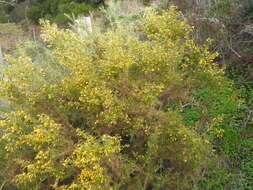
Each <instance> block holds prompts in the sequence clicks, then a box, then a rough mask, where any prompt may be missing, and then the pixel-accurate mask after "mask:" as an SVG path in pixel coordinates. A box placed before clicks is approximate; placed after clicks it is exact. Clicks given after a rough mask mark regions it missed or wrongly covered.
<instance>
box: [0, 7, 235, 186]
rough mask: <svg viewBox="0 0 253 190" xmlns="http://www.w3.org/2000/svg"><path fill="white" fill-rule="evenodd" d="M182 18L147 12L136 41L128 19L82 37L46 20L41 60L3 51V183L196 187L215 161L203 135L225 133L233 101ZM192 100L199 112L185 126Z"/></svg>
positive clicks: (209, 56) (208, 139)
mask: <svg viewBox="0 0 253 190" xmlns="http://www.w3.org/2000/svg"><path fill="white" fill-rule="evenodd" d="M180 16H181V15H180V14H179V13H177V12H176V8H175V7H171V8H170V9H169V10H168V11H166V12H162V13H157V12H156V11H154V10H152V9H150V10H147V11H146V13H145V15H144V17H143V19H142V21H141V23H140V26H141V27H139V28H138V32H141V33H143V36H144V37H143V38H142V39H139V37H138V35H137V34H136V27H134V26H131V25H128V26H121V25H119V26H117V27H116V28H113V29H109V30H108V31H106V32H105V33H100V32H97V33H93V34H91V35H89V36H87V37H86V38H81V37H80V35H78V34H76V33H74V32H72V31H71V30H60V29H59V28H57V26H56V25H54V24H53V25H51V24H49V22H47V21H45V22H43V35H42V38H43V39H44V41H45V43H47V45H48V51H47V56H45V60H42V61H40V60H41V59H39V60H37V59H34V58H33V57H29V56H28V55H27V53H26V52H27V50H26V49H25V50H24V49H20V51H19V54H18V55H17V56H16V57H11V56H8V57H7V62H8V63H9V64H8V65H7V66H3V67H1V71H2V73H3V76H4V77H5V78H8V80H4V78H2V80H1V83H0V87H1V92H0V93H1V97H2V98H4V99H6V100H8V102H9V104H10V105H11V106H12V110H11V111H10V112H7V113H5V114H3V115H2V118H4V120H2V121H1V123H0V127H1V128H0V130H1V133H2V136H1V140H0V146H1V147H2V148H1V149H0V171H1V172H0V180H2V181H3V182H6V187H8V185H9V188H10V189H15V187H16V189H62V190H63V189H68V190H74V189H84V190H85V189H89V190H97V189H108V190H109V189H115V190H116V189H138V190H141V189H143V190H147V189H154V190H158V189H175V190H177V189H178V190H179V189H193V188H197V187H198V181H199V179H202V178H205V176H207V175H205V173H203V171H205V170H206V169H207V168H209V167H210V166H209V165H208V163H209V161H208V160H210V159H211V160H212V159H214V158H215V156H214V155H213V154H214V153H213V152H212V148H213V147H212V144H211V143H212V142H213V141H215V140H217V138H219V133H218V135H217V133H211V134H210V133H209V131H210V130H214V131H215V130H216V128H217V129H218V130H219V129H221V131H222V130H224V131H225V132H226V129H227V128H226V127H223V124H224V125H225V124H226V125H230V124H229V123H228V122H227V121H228V120H229V119H231V120H232V117H233V116H231V115H233V112H234V110H235V109H236V108H235V107H236V106H238V102H239V103H240V101H238V97H237V94H236V93H233V91H232V90H233V88H232V86H231V83H230V82H229V80H228V79H226V77H225V76H224V74H223V70H221V69H219V68H218V67H217V66H216V64H215V62H214V61H213V60H214V59H215V57H216V56H217V54H212V53H210V52H209V51H208V47H207V46H198V45H197V44H195V43H194V41H193V40H192V38H191V35H190V32H191V31H192V29H191V27H190V26H188V25H187V24H186V23H185V22H184V21H183V20H180V19H179V18H181V17H180ZM48 57H49V58H50V59H47V58H48ZM52 71H53V72H52ZM223 89H224V90H223ZM220 93H221V94H222V96H221V97H220V96H219V95H220ZM221 102H223V103H222V104H220V103H221ZM190 104H192V105H195V104H196V108H195V109H194V110H195V113H197V112H199V114H197V117H195V120H197V121H194V122H190V124H191V125H188V124H189V122H185V121H187V119H188V120H189V118H186V117H188V114H187V112H185V110H184V109H186V107H187V106H186V105H190ZM187 109H188V107H187ZM216 109H219V111H217V110H216ZM229 112H231V115H230V114H229ZM188 113H189V112H188ZM195 115H196V114H195ZM220 118H221V119H220ZM223 118H225V119H223ZM225 132H224V133H225Z"/></svg>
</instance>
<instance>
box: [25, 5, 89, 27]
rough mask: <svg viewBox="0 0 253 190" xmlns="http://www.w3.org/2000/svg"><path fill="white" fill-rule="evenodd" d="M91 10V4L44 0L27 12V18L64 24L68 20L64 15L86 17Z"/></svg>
mask: <svg viewBox="0 0 253 190" xmlns="http://www.w3.org/2000/svg"><path fill="white" fill-rule="evenodd" d="M91 10H92V5H91V4H86V3H77V2H75V1H64V0H55V1H51V0H46V1H43V2H38V3H36V4H35V5H33V6H32V7H31V8H29V10H28V17H29V18H30V19H31V20H33V21H35V22H38V20H39V19H40V18H45V19H49V20H51V21H53V22H56V23H65V22H67V21H68V18H67V17H66V16H65V14H71V15H75V16H78V15H86V14H88V13H89V11H91Z"/></svg>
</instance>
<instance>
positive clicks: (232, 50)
mask: <svg viewBox="0 0 253 190" xmlns="http://www.w3.org/2000/svg"><path fill="white" fill-rule="evenodd" d="M229 48H230V49H231V50H232V52H234V53H235V54H236V55H237V56H238V57H239V58H241V57H242V56H241V55H240V54H239V53H237V52H236V51H235V50H234V49H233V48H232V47H231V46H230V47H229Z"/></svg>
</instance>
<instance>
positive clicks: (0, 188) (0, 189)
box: [0, 180, 7, 190]
mask: <svg viewBox="0 0 253 190" xmlns="http://www.w3.org/2000/svg"><path fill="white" fill-rule="evenodd" d="M6 183H7V180H5V181H4V182H3V183H2V185H1V187H0V190H2V189H3V187H4V185H5V184H6Z"/></svg>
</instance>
